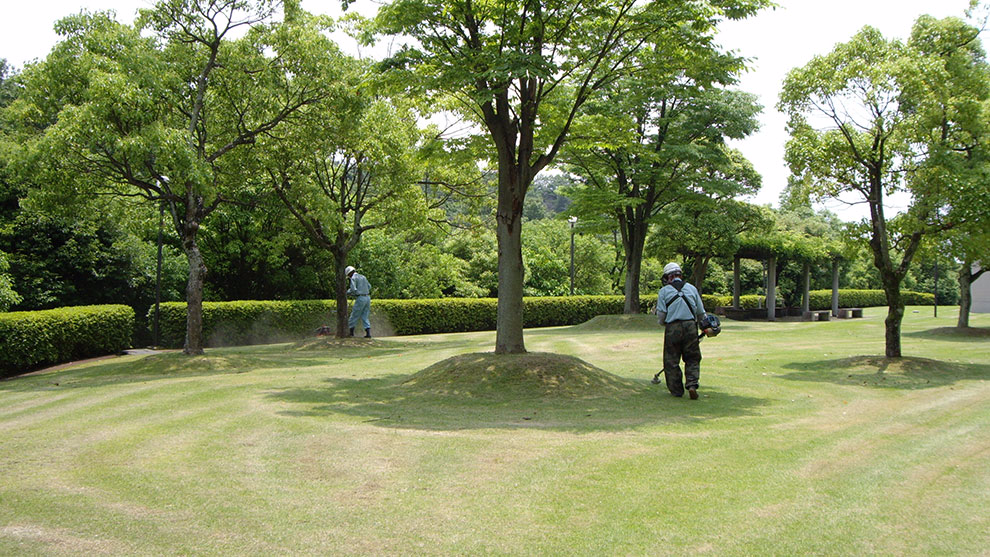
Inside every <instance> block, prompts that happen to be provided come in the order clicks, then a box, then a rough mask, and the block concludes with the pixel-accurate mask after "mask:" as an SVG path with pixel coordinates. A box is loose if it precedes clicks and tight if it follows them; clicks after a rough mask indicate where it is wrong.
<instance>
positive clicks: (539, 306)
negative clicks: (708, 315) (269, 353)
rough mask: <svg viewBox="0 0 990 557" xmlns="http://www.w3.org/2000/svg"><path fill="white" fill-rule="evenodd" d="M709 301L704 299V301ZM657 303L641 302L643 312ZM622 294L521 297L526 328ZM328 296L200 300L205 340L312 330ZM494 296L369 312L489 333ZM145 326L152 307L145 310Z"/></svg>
mask: <svg viewBox="0 0 990 557" xmlns="http://www.w3.org/2000/svg"><path fill="white" fill-rule="evenodd" d="M706 303H707V301H706ZM655 304H656V302H655V300H654V299H652V298H643V299H642V300H640V304H639V306H640V311H641V312H647V311H649V310H650V309H651V308H652V307H653V306H655ZM622 307H623V297H622V296H568V297H559V298H550V297H547V298H541V297H539V298H538V297H527V298H523V323H524V326H526V327H553V326H560V325H575V324H577V323H583V322H585V321H587V320H588V319H591V318H592V317H594V316H596V315H606V314H618V313H622ZM335 308H336V303H335V302H334V301H332V300H302V301H256V300H244V301H237V302H203V339H204V344H205V345H206V346H225V345H241V344H257V343H266V342H284V341H288V340H294V339H298V338H302V337H306V336H310V335H312V334H313V331H314V330H316V328H318V327H319V326H320V325H324V324H332V322H333V320H334V313H335ZM497 309H498V300H496V299H495V298H440V299H433V300H373V301H372V302H371V311H372V315H380V316H383V317H385V318H386V319H387V320H388V322H389V324H390V325H391V326H392V329H393V330H394V331H395V334H397V335H416V334H431V333H454V332H467V331H490V330H494V329H495V319H496V314H497ZM148 323H149V327H151V326H153V325H152V324H153V323H154V308H151V309H149V310H148ZM159 327H160V333H159V336H160V340H159V344H161V345H162V346H165V347H171V348H178V347H181V346H182V345H183V344H184V343H185V331H186V304H185V302H167V303H164V304H161V317H160V323H159Z"/></svg>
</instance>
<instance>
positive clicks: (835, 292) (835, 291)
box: [832, 259, 839, 317]
mask: <svg viewBox="0 0 990 557" xmlns="http://www.w3.org/2000/svg"><path fill="white" fill-rule="evenodd" d="M838 316H839V260H838V259H833V260H832V317H838Z"/></svg>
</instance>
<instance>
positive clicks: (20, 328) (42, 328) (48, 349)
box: [0, 305, 134, 377]
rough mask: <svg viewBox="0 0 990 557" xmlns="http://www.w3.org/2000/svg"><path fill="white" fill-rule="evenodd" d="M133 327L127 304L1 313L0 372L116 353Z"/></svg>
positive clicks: (127, 340)
mask: <svg viewBox="0 0 990 557" xmlns="http://www.w3.org/2000/svg"><path fill="white" fill-rule="evenodd" d="M133 333H134V310H133V309H131V308H130V307H128V306H124V305H105V306H77V307H65V308H56V309H49V310H44V311H18V312H11V313H0V376H3V377H7V376H10V375H17V374H20V373H26V372H28V371H31V370H32V369H36V368H38V367H42V366H46V365H55V364H60V363H63V362H69V361H73V360H79V359H82V358H92V357H95V356H104V355H107V354H115V353H118V352H120V351H122V350H124V349H125V348H128V347H129V346H130V345H131V337H132V335H133Z"/></svg>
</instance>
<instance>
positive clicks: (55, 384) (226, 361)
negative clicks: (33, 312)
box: [0, 339, 416, 391]
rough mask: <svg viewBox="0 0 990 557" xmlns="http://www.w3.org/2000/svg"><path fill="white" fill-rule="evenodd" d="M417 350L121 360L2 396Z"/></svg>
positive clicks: (330, 349)
mask: <svg viewBox="0 0 990 557" xmlns="http://www.w3.org/2000/svg"><path fill="white" fill-rule="evenodd" d="M415 346H416V345H415V344H410V343H400V342H390V341H379V340H377V339H375V340H374V341H367V340H363V339H362V340H356V339H351V340H345V341H340V340H328V341H325V342H312V341H305V342H298V343H294V344H279V345H265V346H257V345H256V346H244V347H236V348H216V349H208V350H207V351H206V353H205V354H203V355H201V356H187V355H186V354H183V353H181V352H164V353H160V354H152V355H148V356H145V357H143V358H140V359H132V358H126V359H123V358H116V359H110V360H101V361H97V362H93V363H86V364H83V365H79V366H77V367H68V368H64V369H59V370H57V371H52V372H42V373H36V374H28V375H23V376H20V377H11V378H9V379H6V380H3V381H0V391H32V390H53V389H66V388H93V387H102V386H105V385H114V384H129V383H140V382H146V381H155V380H161V379H177V378H189V377H204V376H215V375H231V374H241V373H251V372H256V371H263V370H270V369H307V368H316V367H321V366H327V365H332V364H334V363H337V362H340V361H342V360H353V359H355V358H366V357H378V356H387V355H391V354H396V353H400V352H402V351H404V350H408V349H409V348H410V347H415Z"/></svg>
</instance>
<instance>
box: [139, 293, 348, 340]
mask: <svg viewBox="0 0 990 557" xmlns="http://www.w3.org/2000/svg"><path fill="white" fill-rule="evenodd" d="M335 306H336V304H335V302H333V301H330V300H296V301H260V300H241V301H236V302H203V340H204V343H205V344H206V345H207V346H232V345H242V344H262V343H269V342H283V341H288V340H294V339H298V338H300V337H302V336H306V335H309V334H311V333H312V332H313V331H314V330H315V329H316V328H317V327H319V326H320V325H324V324H326V323H327V315H328V314H329V315H333V313H334V307H335ZM154 320H155V308H154V306H152V307H151V308H150V309H148V328H149V329H151V328H153V327H154ZM185 342H186V303H185V302H165V303H163V304H161V316H160V317H159V341H158V343H159V344H160V345H161V346H164V347H166V348H181V347H182V346H183V345H185Z"/></svg>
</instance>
